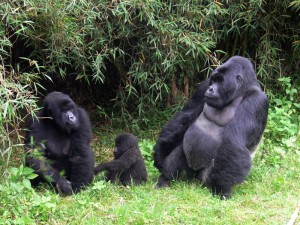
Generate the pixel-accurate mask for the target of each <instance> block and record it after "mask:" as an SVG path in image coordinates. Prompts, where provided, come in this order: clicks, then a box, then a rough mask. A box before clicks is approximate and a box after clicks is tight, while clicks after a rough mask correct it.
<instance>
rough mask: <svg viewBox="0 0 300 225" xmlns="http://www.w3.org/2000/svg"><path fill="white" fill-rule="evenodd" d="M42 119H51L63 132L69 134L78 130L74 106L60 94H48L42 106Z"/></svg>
mask: <svg viewBox="0 0 300 225" xmlns="http://www.w3.org/2000/svg"><path fill="white" fill-rule="evenodd" d="M43 107H44V109H43V113H42V116H44V117H51V118H52V119H53V121H54V123H55V124H56V126H57V127H58V128H59V129H60V130H62V131H63V132H66V133H70V132H71V131H73V130H77V129H78V128H79V116H78V115H79V114H78V109H77V106H76V104H75V103H74V102H73V100H72V99H71V98H70V97H69V96H68V95H66V94H64V93H62V92H51V93H49V94H48V95H47V96H46V98H45V100H44V105H43Z"/></svg>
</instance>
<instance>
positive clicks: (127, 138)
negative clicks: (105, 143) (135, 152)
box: [114, 133, 137, 159]
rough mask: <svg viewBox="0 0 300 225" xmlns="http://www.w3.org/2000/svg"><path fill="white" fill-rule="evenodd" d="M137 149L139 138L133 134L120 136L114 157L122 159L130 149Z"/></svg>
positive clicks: (117, 139) (116, 141)
mask: <svg viewBox="0 0 300 225" xmlns="http://www.w3.org/2000/svg"><path fill="white" fill-rule="evenodd" d="M133 147H137V138H136V137H135V136H134V135H132V134H127V133H125V134H120V135H118V136H117V138H116V140H115V149H114V156H115V158H116V159H117V158H120V157H121V155H123V153H124V152H126V151H127V150H128V149H130V148H133Z"/></svg>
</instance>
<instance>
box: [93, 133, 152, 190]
mask: <svg viewBox="0 0 300 225" xmlns="http://www.w3.org/2000/svg"><path fill="white" fill-rule="evenodd" d="M103 170H107V173H106V181H112V182H115V181H116V179H117V178H119V180H120V182H121V183H122V184H123V185H128V184H131V182H133V183H134V184H135V185H139V184H140V183H142V182H143V181H146V180H147V171H146V167H145V163H144V159H143V157H142V154H141V152H140V149H139V147H138V140H137V138H136V137H135V136H134V135H132V134H129V133H124V134H120V135H118V136H117V138H116V140H115V149H114V160H112V161H110V162H107V163H100V164H99V165H98V166H97V167H96V168H95V175H96V174H98V173H99V172H101V171H103Z"/></svg>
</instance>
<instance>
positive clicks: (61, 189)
mask: <svg viewBox="0 0 300 225" xmlns="http://www.w3.org/2000/svg"><path fill="white" fill-rule="evenodd" d="M56 190H57V192H58V193H59V195H61V196H67V195H71V194H72V184H71V182H70V181H68V180H66V179H60V180H59V181H58V182H57V183H56Z"/></svg>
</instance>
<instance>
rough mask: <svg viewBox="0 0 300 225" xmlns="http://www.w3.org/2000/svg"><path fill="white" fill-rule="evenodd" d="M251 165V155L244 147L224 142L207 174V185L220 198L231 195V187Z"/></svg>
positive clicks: (242, 176)
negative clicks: (209, 172)
mask: <svg viewBox="0 0 300 225" xmlns="http://www.w3.org/2000/svg"><path fill="white" fill-rule="evenodd" d="M251 165H252V161H251V156H250V153H249V151H248V149H246V148H245V147H241V146H237V145H233V144H232V143H228V141H227V142H224V143H223V144H222V146H221V147H220V148H219V149H218V155H217V157H216V159H215V161H214V166H213V167H212V170H211V174H210V176H209V186H210V187H211V189H212V192H213V194H216V195H219V196H220V197H221V199H224V198H225V199H226V198H229V197H230V196H231V192H232V187H233V186H234V185H236V184H239V183H242V182H243V181H244V180H245V178H246V177H247V175H248V174H249V171H250V168H251Z"/></svg>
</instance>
